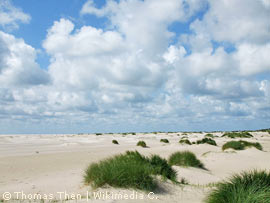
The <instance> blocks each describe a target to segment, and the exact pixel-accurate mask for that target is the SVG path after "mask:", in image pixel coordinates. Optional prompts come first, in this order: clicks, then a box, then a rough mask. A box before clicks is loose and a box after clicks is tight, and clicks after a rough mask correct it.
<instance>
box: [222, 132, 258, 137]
mask: <svg viewBox="0 0 270 203" xmlns="http://www.w3.org/2000/svg"><path fill="white" fill-rule="evenodd" d="M222 137H229V138H237V137H240V138H251V137H253V136H252V135H251V134H250V133H249V132H228V133H224V134H223V135H222Z"/></svg>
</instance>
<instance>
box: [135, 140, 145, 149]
mask: <svg viewBox="0 0 270 203" xmlns="http://www.w3.org/2000/svg"><path fill="white" fill-rule="evenodd" d="M137 146H141V147H143V148H146V147H147V146H146V143H145V141H139V142H138V143H137Z"/></svg>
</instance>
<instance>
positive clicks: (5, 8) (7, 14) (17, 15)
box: [0, 0, 31, 29]
mask: <svg viewBox="0 0 270 203" xmlns="http://www.w3.org/2000/svg"><path fill="white" fill-rule="evenodd" d="M30 19H31V17H30V16H29V15H28V14H26V13H24V12H23V11H22V10H21V9H19V8H17V7H15V6H13V5H12V3H11V0H1V1H0V25H1V26H2V27H4V28H8V29H17V28H18V27H19V25H18V23H19V22H21V23H28V22H29V21H30Z"/></svg>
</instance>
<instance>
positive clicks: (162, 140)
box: [160, 139, 169, 143]
mask: <svg viewBox="0 0 270 203" xmlns="http://www.w3.org/2000/svg"><path fill="white" fill-rule="evenodd" d="M160 142H164V143H169V140H168V139H160Z"/></svg>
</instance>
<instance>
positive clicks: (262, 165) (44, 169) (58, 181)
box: [0, 132, 270, 203]
mask: <svg viewBox="0 0 270 203" xmlns="http://www.w3.org/2000/svg"><path fill="white" fill-rule="evenodd" d="M177 134H179V135H177ZM252 134H253V135H254V138H249V139H245V140H249V141H251V142H260V143H261V144H262V146H263V148H264V151H259V150H257V149H255V148H250V149H246V150H243V151H236V152H235V151H232V150H228V151H225V152H223V151H222V150H221V147H222V145H223V144H224V143H225V142H226V141H228V140H231V139H228V138H215V140H216V142H217V144H218V146H217V147H216V146H211V145H208V144H203V145H191V146H188V145H181V144H179V143H178V141H179V140H180V138H181V137H183V135H182V134H181V133H172V134H166V133H160V134H142V133H138V134H137V135H130V134H128V135H122V134H113V135H109V134H107V135H100V136H96V135H0V174H1V176H0V195H1V196H0V199H3V197H2V194H3V193H5V192H9V193H11V194H12V198H13V199H12V200H11V201H9V202H16V201H15V200H14V199H16V195H17V194H18V197H22V193H16V192H23V194H25V195H30V196H27V197H26V200H27V201H25V202H29V200H31V198H32V200H33V198H34V197H33V195H34V194H41V195H42V196H43V198H44V199H46V195H50V194H51V195H52V197H53V198H55V199H58V200H64V199H66V198H69V199H71V198H72V196H71V195H72V194H75V195H78V196H77V197H75V199H76V198H78V199H80V197H82V199H81V200H79V201H77V202H125V203H127V202H164V201H166V202H168V203H171V202H192V203H195V202H202V201H203V199H204V198H205V197H206V195H207V193H208V192H209V191H210V190H211V187H210V186H211V183H215V182H217V181H220V180H223V179H226V178H228V177H230V176H231V174H233V173H237V172H241V171H243V170H252V169H267V170H269V169H270V135H269V134H268V133H266V132H255V133H254V132H253V133H252ZM215 135H218V136H220V135H222V134H221V133H215ZM185 136H188V137H189V139H190V140H191V141H196V140H197V139H201V138H203V136H204V134H200V133H194V134H191V133H190V134H188V135H185ZM161 138H167V139H168V140H169V141H170V143H169V144H164V143H160V141H159V140H160V139H161ZM113 139H116V140H118V142H119V144H120V145H114V144H112V143H111V141H112V140H113ZM139 140H144V141H145V142H146V143H147V145H148V146H149V147H150V148H141V147H137V146H136V143H137V142H138V141H139ZM236 140H237V139H236ZM127 150H138V151H139V152H140V153H142V154H144V155H150V154H158V155H160V156H162V157H164V158H168V156H169V155H170V154H172V153H173V152H176V151H182V150H190V151H192V152H194V153H195V154H196V155H197V157H198V158H199V159H200V160H201V161H202V162H203V163H204V164H205V167H206V168H207V169H208V171H206V170H202V169H197V168H182V167H174V169H175V170H177V172H178V179H179V180H181V178H185V179H186V180H187V181H188V182H189V185H184V186H177V185H174V184H172V183H170V182H162V181H160V183H159V185H160V187H161V189H160V190H159V192H158V193H157V194H155V195H153V194H150V195H149V197H148V196H147V195H148V194H147V193H143V192H141V191H133V190H121V189H115V188H110V187H108V188H101V189H98V190H95V191H93V190H92V189H91V187H90V186H85V185H84V184H83V174H84V170H85V169H86V167H87V166H88V165H89V164H90V163H93V162H96V161H99V160H101V159H103V158H107V157H109V156H112V155H114V154H118V153H124V152H125V151H127ZM87 191H88V193H87ZM64 192H66V195H69V197H67V196H66V198H65V197H64V195H65V194H64ZM94 192H95V193H94ZM98 192H100V193H98ZM106 192H107V193H110V194H113V195H116V196H114V197H112V196H107V197H108V199H107V200H95V198H94V197H93V195H94V194H105V193H106ZM87 194H89V195H90V199H87ZM119 194H122V195H128V198H129V199H126V200H125V199H124V200H123V199H122V200H119V198H120V196H119ZM31 195H32V197H31ZM80 195H81V196H80ZM117 195H118V196H117ZM136 195H137V196H136ZM140 197H143V199H140ZM48 198H49V197H48ZM117 198H118V199H117ZM133 198H134V200H132V199H133ZM151 198H154V199H153V200H151ZM20 199H21V198H20ZM105 199H106V197H105ZM21 202H22V201H21ZM36 202H39V201H36ZM45 202H46V201H45ZM68 202H76V201H71V200H69V201H68Z"/></svg>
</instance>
